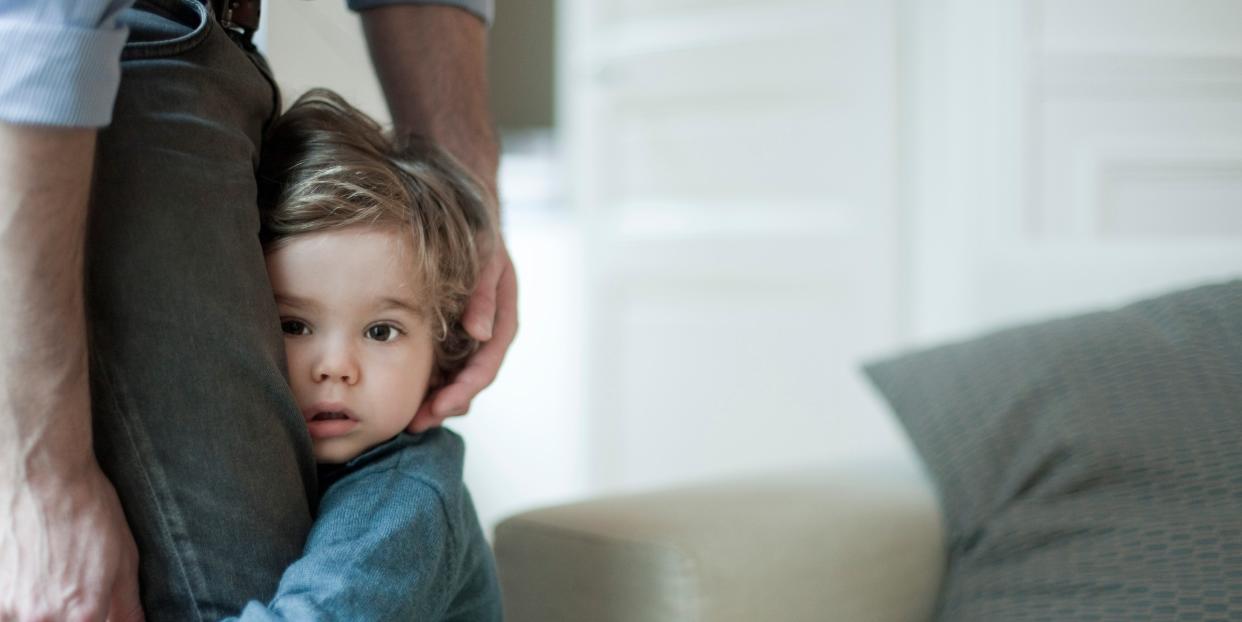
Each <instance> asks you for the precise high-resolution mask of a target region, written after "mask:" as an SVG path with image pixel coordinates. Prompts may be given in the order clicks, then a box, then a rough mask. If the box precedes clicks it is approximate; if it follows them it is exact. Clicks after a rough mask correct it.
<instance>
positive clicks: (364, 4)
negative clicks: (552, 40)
mask: <svg viewBox="0 0 1242 622" xmlns="http://www.w3.org/2000/svg"><path fill="white" fill-rule="evenodd" d="M518 1H519V2H520V1H521V0H518ZM493 2H494V0H348V3H349V8H351V9H353V10H355V11H364V10H366V9H373V8H375V7H377V6H391V5H394V4H443V5H448V6H455V7H458V8H462V9H465V10H467V11H470V12H471V13H474V14H475V15H477V16H478V17H479V19H481V20H483V23H484V24H487V25H489V26H490V25H491V24H492V18H493V17H494V16H495V15H496V8H495V6H494V5H493Z"/></svg>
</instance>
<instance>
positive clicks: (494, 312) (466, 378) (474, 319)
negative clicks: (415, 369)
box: [406, 236, 517, 434]
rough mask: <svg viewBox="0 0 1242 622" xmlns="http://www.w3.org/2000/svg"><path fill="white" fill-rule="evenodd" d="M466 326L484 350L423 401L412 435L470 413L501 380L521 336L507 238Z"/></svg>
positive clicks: (495, 252)
mask: <svg viewBox="0 0 1242 622" xmlns="http://www.w3.org/2000/svg"><path fill="white" fill-rule="evenodd" d="M462 325H463V326H465V328H466V332H468V333H470V336H471V337H474V338H475V339H478V340H479V342H480V343H481V344H482V346H481V347H480V348H479V349H478V351H476V352H475V353H474V354H473V355H472V356H471V357H470V358H469V359H468V360H467V361H466V366H465V367H463V368H462V370H461V371H459V372H457V375H456V376H454V377H453V378H452V379H451V380H450V381H449V383H448V384H446V385H444V386H442V387H440V388H439V389H437V390H436V391H435V392H434V393H431V394H430V395H428V396H427V398H426V399H424V400H423V403H422V405H421V406H419V408H418V413H416V414H415V415H414V420H413V421H411V422H410V425H409V426H407V428H406V430H407V431H409V432H411V433H414V434H417V433H419V432H425V431H427V430H430V429H431V428H435V427H439V426H440V425H441V424H443V423H444V420H445V419H447V418H449V417H457V416H460V415H464V414H466V412H467V411H469V410H470V402H471V401H472V400H473V399H474V397H475V396H476V395H478V394H479V392H480V391H482V390H483V389H484V388H486V387H487V386H488V385H490V384H491V383H492V381H493V380H495V379H496V374H497V372H499V371H500V363H501V362H502V361H504V358H505V353H506V352H508V351H509V344H511V343H513V337H514V336H515V335H517V274H516V273H515V272H514V271H513V261H512V260H511V259H510V258H509V250H508V249H507V248H506V247H505V241H504V238H503V237H499V236H498V237H497V238H496V244H495V248H493V249H492V251H491V252H490V253H488V259H487V262H486V263H485V264H484V265H483V271H482V272H481V273H480V275H479V283H478V285H476V286H475V288H474V293H473V294H471V296H470V302H468V303H467V304H466V311H465V313H463V314H462Z"/></svg>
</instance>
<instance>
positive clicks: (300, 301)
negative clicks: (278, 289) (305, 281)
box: [276, 294, 317, 308]
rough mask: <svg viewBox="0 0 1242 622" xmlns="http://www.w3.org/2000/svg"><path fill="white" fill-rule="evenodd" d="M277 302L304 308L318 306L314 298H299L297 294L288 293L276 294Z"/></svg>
mask: <svg viewBox="0 0 1242 622" xmlns="http://www.w3.org/2000/svg"><path fill="white" fill-rule="evenodd" d="M276 304H282V305H288V306H290V307H302V308H314V307H316V306H317V305H316V304H315V301H313V300H309V299H306V298H298V297H297V296H290V295H288V294H276Z"/></svg>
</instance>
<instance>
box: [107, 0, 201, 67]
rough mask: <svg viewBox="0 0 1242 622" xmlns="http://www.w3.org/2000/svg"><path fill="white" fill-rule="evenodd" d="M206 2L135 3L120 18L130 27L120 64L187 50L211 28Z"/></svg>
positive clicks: (152, 0)
mask: <svg viewBox="0 0 1242 622" xmlns="http://www.w3.org/2000/svg"><path fill="white" fill-rule="evenodd" d="M206 1H207V0H138V1H137V2H135V3H134V6H133V7H132V8H129V9H126V10H125V11H123V12H122V13H121V15H120V16H119V21H120V22H121V23H122V24H123V25H125V26H127V27H129V40H128V41H127V42H126V43H125V49H124V51H123V52H122V53H121V60H132V59H143V58H162V57H166V56H174V55H177V54H181V53H183V52H186V51H187V50H190V49H191V48H193V47H194V46H196V45H198V44H199V43H201V42H202V41H203V39H205V38H206V37H207V34H208V32H209V31H210V28H211V23H212V19H211V15H210V13H209V11H210V9H209V8H208V7H207V4H206Z"/></svg>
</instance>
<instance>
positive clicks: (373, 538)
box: [228, 469, 460, 622]
mask: <svg viewBox="0 0 1242 622" xmlns="http://www.w3.org/2000/svg"><path fill="white" fill-rule="evenodd" d="M447 516H448V515H447V514H446V508H445V504H444V501H443V499H442V497H441V496H440V494H439V493H438V492H437V490H436V489H435V488H434V487H433V486H431V485H428V484H427V483H426V482H423V481H421V480H420V479H419V478H416V477H411V476H409V475H408V474H402V473H401V472H400V471H399V470H398V469H388V470H385V471H382V472H373V473H369V474H368V477H366V478H357V479H349V480H343V481H342V482H340V483H338V484H335V485H333V486H332V487H331V488H329V490H328V493H327V494H325V495H324V498H323V500H322V501H321V502H320V513H319V516H318V517H317V518H316V519H315V523H314V525H313V526H312V528H311V533H310V535H309V537H308V538H307V542H306V547H305V549H304V550H303V553H302V557H301V558H299V559H298V560H297V561H295V562H294V563H293V564H292V565H291V566H289V568H288V569H287V570H286V571H285V573H284V575H283V576H282V577H281V579H280V585H279V587H278V588H277V591H276V596H275V598H273V599H272V601H271V602H270V603H268V604H267V605H266V606H265V605H263V604H262V603H260V602H258V601H251V602H249V603H247V605H246V607H245V609H243V610H242V612H241V615H240V616H239V617H237V618H228V620H239V621H241V622H259V621H267V622H272V621H276V620H297V621H307V622H313V621H315V620H439V619H441V618H443V617H444V614H445V612H446V611H447V609H448V608H449V606H450V604H451V601H452V599H453V598H454V596H455V594H456V592H457V590H458V587H457V584H458V582H459V580H460V579H459V577H458V576H457V575H458V574H460V568H459V566H460V563H459V562H458V560H457V558H458V554H457V550H456V549H457V546H458V544H457V542H456V541H455V534H454V533H453V531H452V529H451V528H450V527H451V526H450V524H449V521H448V518H447Z"/></svg>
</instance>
